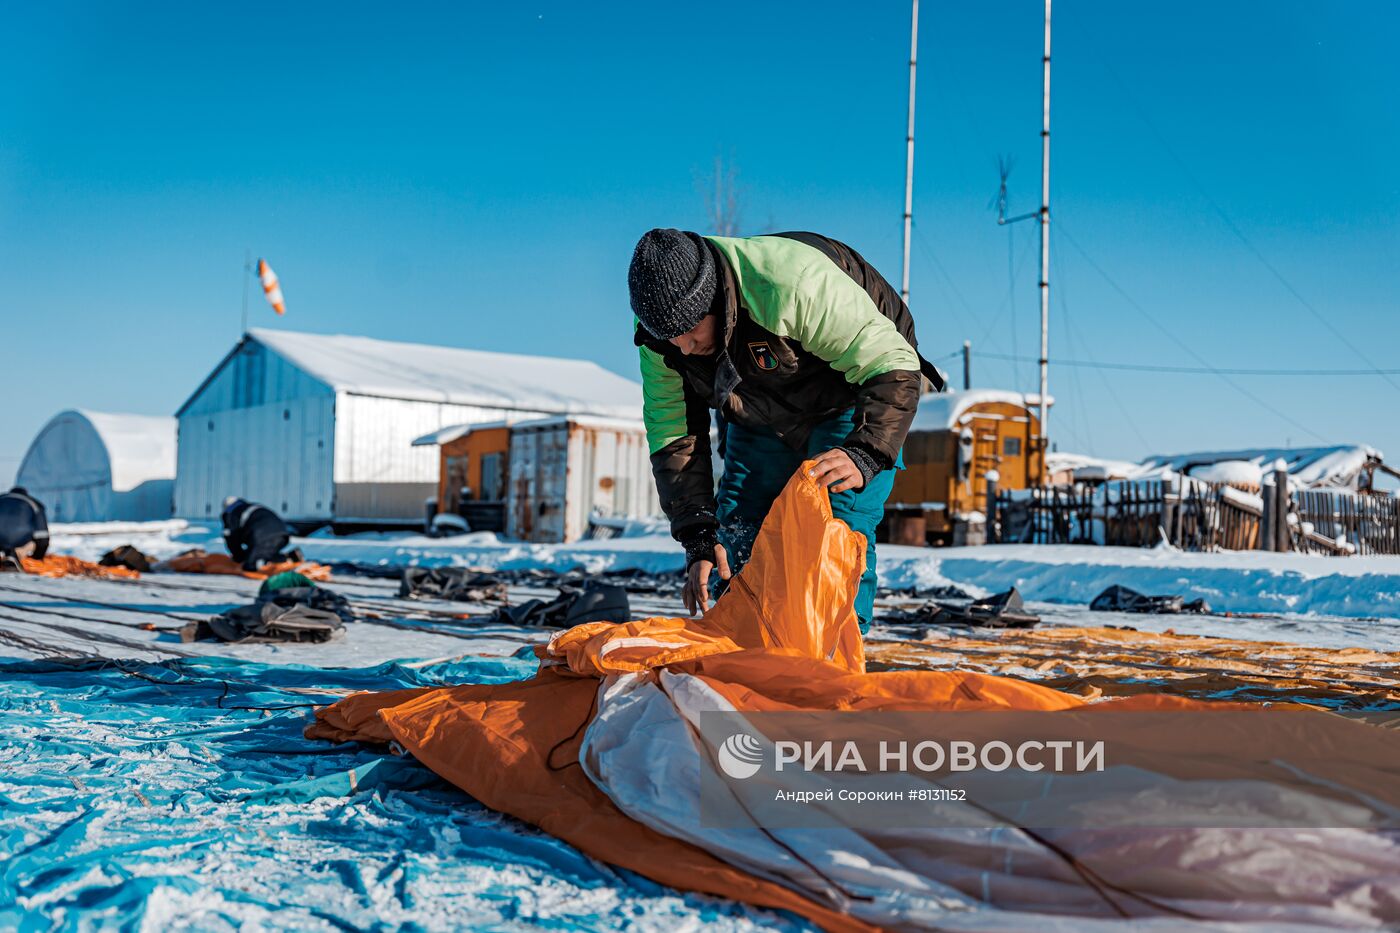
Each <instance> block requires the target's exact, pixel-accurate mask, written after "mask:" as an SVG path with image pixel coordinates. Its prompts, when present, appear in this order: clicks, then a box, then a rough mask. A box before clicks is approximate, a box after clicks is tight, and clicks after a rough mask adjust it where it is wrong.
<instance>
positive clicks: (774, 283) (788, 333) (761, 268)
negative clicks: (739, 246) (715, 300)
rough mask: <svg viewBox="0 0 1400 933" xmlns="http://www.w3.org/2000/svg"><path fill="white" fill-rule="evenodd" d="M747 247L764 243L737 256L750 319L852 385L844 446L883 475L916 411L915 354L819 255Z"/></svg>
mask: <svg viewBox="0 0 1400 933" xmlns="http://www.w3.org/2000/svg"><path fill="white" fill-rule="evenodd" d="M754 241H766V242H764V243H762V244H761V246H759V248H757V249H755V250H754V251H753V252H751V253H748V254H747V255H746V254H745V253H744V252H738V253H737V256H736V260H737V261H738V262H740V263H743V264H745V265H747V266H748V268H744V269H742V270H741V273H740V280H741V281H742V283H743V285H742V289H743V291H744V297H745V303H746V305H747V307H748V308H749V309H750V313H752V314H753V316H754V318H755V320H757V321H758V323H759V324H761V325H762V326H763V327H765V328H767V329H768V330H770V331H772V332H773V333H775V334H778V335H779V336H781V337H790V338H793V339H795V340H796V341H797V342H798V343H800V344H802V346H803V348H805V349H806V350H807V351H808V352H810V353H812V354H813V355H815V356H816V357H817V358H818V359H821V360H824V361H825V362H827V363H828V364H830V365H831V367H832V368H833V369H835V370H837V371H838V372H840V373H841V374H842V375H844V376H845V377H846V381H847V382H849V383H851V384H852V385H854V386H856V387H857V388H856V399H857V401H856V418H855V428H854V429H853V430H852V431H851V433H850V434H849V435H847V437H846V439H845V441H844V442H843V446H855V447H859V448H861V449H862V450H865V451H868V452H870V453H872V454H874V455H875V456H876V458H877V459H878V461H879V464H880V466H881V467H882V468H883V469H888V468H889V467H890V466H892V465H893V464H894V462H895V460H896V458H897V457H898V456H899V449H900V448H901V447H903V446H904V439H905V436H906V435H907V434H908V433H909V426H910V425H911V424H912V423H913V421H914V412H915V411H916V410H917V409H918V405H919V393H920V389H921V382H920V374H919V355H918V353H917V352H916V351H915V350H914V347H913V345H912V344H910V342H909V341H908V340H907V339H906V338H905V337H904V335H902V334H901V333H900V332H899V330H898V329H897V328H896V327H895V325H894V322H893V321H891V320H890V319H889V318H888V317H886V316H885V315H884V314H882V313H881V312H880V309H879V308H878V307H876V305H875V302H874V300H873V299H872V298H871V297H870V294H869V292H867V291H866V290H865V289H864V288H862V287H861V286H860V284H858V283H857V282H856V281H855V280H854V279H852V278H851V277H850V276H849V275H847V274H846V273H845V272H843V271H842V270H841V268H840V267H839V266H837V265H836V264H835V263H834V262H832V261H831V260H830V259H828V258H827V257H826V256H825V255H824V254H822V253H821V252H820V251H819V250H817V249H815V248H814V247H812V246H809V245H807V244H805V243H802V242H799V241H796V240H790V239H785V238H782V237H754V238H752V239H751V240H750V241H749V242H754ZM728 242H729V243H736V242H743V241H733V240H731V241H728ZM721 249H724V246H721Z"/></svg>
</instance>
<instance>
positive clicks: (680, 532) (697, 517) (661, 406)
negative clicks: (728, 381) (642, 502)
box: [639, 346, 719, 558]
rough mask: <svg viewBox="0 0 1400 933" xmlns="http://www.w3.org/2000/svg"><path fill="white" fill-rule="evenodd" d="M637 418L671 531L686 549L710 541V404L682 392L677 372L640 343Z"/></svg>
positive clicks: (712, 517) (712, 528) (712, 492)
mask: <svg viewBox="0 0 1400 933" xmlns="http://www.w3.org/2000/svg"><path fill="white" fill-rule="evenodd" d="M639 350H640V351H641V368H642V421H643V422H644V423H645V425H646V431H647V447H648V448H649V449H650V451H651V472H652V475H653V476H654V477H655V478H656V491H657V495H658V496H659V498H660V499H661V508H662V511H664V512H665V513H666V517H667V518H668V519H670V520H671V535H672V537H674V538H675V539H676V540H677V541H680V542H681V543H682V544H684V545H685V546H686V552H687V557H688V558H689V557H692V555H691V552H692V551H697V552H704V551H705V550H706V549H707V548H712V547H713V541H714V538H715V534H716V530H717V529H718V526H719V522H718V521H717V520H716V518H715V489H714V471H713V468H712V467H711V465H710V430H709V426H710V409H709V406H707V405H706V404H705V403H704V402H703V401H702V400H700V399H697V398H695V397H693V394H692V393H690V392H688V391H687V390H686V388H685V384H684V382H683V380H682V379H681V377H680V374H679V373H677V372H676V371H675V370H673V369H671V367H670V366H668V365H666V360H665V359H664V358H663V357H662V356H661V354H659V353H657V352H656V351H655V350H652V349H650V348H648V347H645V346H643V347H640V348H639Z"/></svg>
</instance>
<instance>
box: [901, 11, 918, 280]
mask: <svg viewBox="0 0 1400 933" xmlns="http://www.w3.org/2000/svg"><path fill="white" fill-rule="evenodd" d="M918 60H919V0H914V14H913V22H912V24H911V25H910V27H909V133H908V135H907V136H906V137H905V155H904V278H903V279H902V280H901V281H902V284H901V286H900V289H899V297H900V298H902V299H904V303H905V304H906V305H907V304H909V234H910V228H911V226H912V225H913V222H914V69H915V66H916V64H917V62H918Z"/></svg>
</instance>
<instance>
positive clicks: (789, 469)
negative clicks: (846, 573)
mask: <svg viewBox="0 0 1400 933" xmlns="http://www.w3.org/2000/svg"><path fill="white" fill-rule="evenodd" d="M853 417H854V412H853V411H848V412H846V413H845V414H843V415H839V416H837V417H835V418H832V419H831V420H830V421H824V422H822V423H821V424H819V425H817V427H816V428H815V429H814V430H813V431H812V436H811V437H810V438H808V439H807V446H806V449H805V450H794V449H792V448H791V447H789V446H788V445H787V444H785V443H784V442H783V441H782V440H780V439H779V438H778V436H777V435H776V434H774V433H772V432H771V431H767V430H762V429H754V428H746V427H742V426H741V425H737V424H733V423H730V424H729V425H727V426H726V428H725V442H724V475H723V476H722V477H720V481H719V493H718V496H717V500H718V501H717V505H718V507H719V508H718V513H717V517H718V519H719V541H720V543H721V544H723V545H724V549H725V550H726V551H727V552H728V554H729V566H730V568H731V569H732V570H735V571H738V570H739V568H740V567H742V566H744V564H745V563H746V562H747V561H748V559H749V553H750V551H752V550H753V542H754V538H755V537H756V536H757V535H758V529H759V526H760V525H762V524H763V519H764V518H765V517H766V516H767V515H768V509H769V508H770V507H772V505H773V500H774V499H776V498H777V497H778V493H780V492H782V491H783V487H784V486H786V485H787V481H788V480H789V479H791V478H792V474H793V473H796V472H797V468H798V467H799V466H801V465H802V461H803V460H806V459H808V458H809V457H815V456H817V455H818V454H821V453H825V452H826V451H828V450H830V449H831V448H833V447H839V446H840V445H841V442H842V441H843V440H845V439H846V436H847V435H848V434H850V433H851V429H852V427H853V425H854V421H853ZM895 469H901V470H902V469H904V457H903V454H902V453H901V455H900V458H899V460H898V462H897V463H896V464H895ZM893 488H894V470H883V471H881V472H880V473H878V474H876V475H875V478H874V479H872V480H871V481H870V482H869V483H867V484H866V485H865V487H864V488H862V489H859V490H851V489H848V490H846V491H845V492H838V493H836V494H835V495H833V496H832V497H831V513H832V515H834V516H835V517H836V518H839V519H840V520H841V521H843V522H845V523H846V524H847V525H848V526H850V528H851V529H852V530H853V531H858V532H860V533H861V534H863V535H865V542H866V543H865V574H864V575H863V576H862V577H861V578H860V589H859V590H858V591H857V593H856V615H858V616H859V617H860V630H861V632H862V633H864V632H865V630H866V629H867V628H869V627H870V618H871V616H872V615H873V614H874V611H875V586H876V582H877V580H876V574H875V526H876V525H878V524H879V523H880V519H881V518H883V517H884V514H885V500H886V499H888V498H889V497H890V491H891V490H892V489H893Z"/></svg>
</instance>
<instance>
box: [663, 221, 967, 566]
mask: <svg viewBox="0 0 1400 933" xmlns="http://www.w3.org/2000/svg"><path fill="white" fill-rule="evenodd" d="M704 239H705V242H706V244H707V245H708V247H709V248H710V249H711V250H712V254H713V257H714V260H715V269H716V271H717V273H718V276H719V294H718V296H717V299H716V303H717V305H718V310H719V311H720V312H721V313H720V322H719V324H720V346H721V349H720V350H719V351H718V352H717V353H715V354H714V355H712V356H707V357H700V356H686V355H685V354H683V353H681V352H680V350H678V349H677V348H676V347H674V346H672V345H671V344H670V343H669V342H668V341H661V340H656V339H655V338H653V337H652V336H651V335H650V334H649V333H647V332H646V330H645V329H644V328H642V327H641V325H640V324H638V325H637V326H636V343H637V346H638V347H639V348H640V352H641V369H642V391H643V405H642V417H643V420H644V421H645V422H646V430H647V441H648V446H649V447H650V449H651V464H652V472H653V473H654V474H655V476H656V485H657V490H658V492H659V494H660V499H661V506H662V508H663V509H664V510H665V512H666V515H667V517H668V518H669V519H670V521H671V533H672V535H674V536H675V538H676V539H677V540H679V541H681V542H682V543H684V544H686V549H687V551H688V552H692V554H693V553H694V552H696V551H699V552H701V553H703V552H704V551H705V550H706V549H707V548H708V547H709V543H710V542H711V541H713V539H714V535H715V530H716V527H717V522H716V519H715V498H714V482H713V476H712V472H711V465H710V464H711V461H710V409H712V408H713V409H717V410H719V411H720V413H721V414H722V415H723V417H724V419H725V420H726V421H730V422H734V423H736V424H741V425H744V426H746V427H766V428H768V429H770V430H772V431H774V432H775V433H776V434H777V435H778V436H779V437H780V438H782V439H783V440H784V441H786V442H787V443H788V444H790V445H791V446H792V447H794V448H801V447H802V446H803V445H804V444H805V443H806V441H807V437H808V435H809V434H810V433H811V431H812V428H813V427H815V426H816V425H817V424H820V423H821V422H823V421H826V420H828V419H830V418H832V417H834V416H836V415H839V414H841V413H842V412H844V411H846V410H847V409H850V408H852V407H854V408H855V429H854V430H853V431H852V432H851V433H850V435H849V436H848V437H847V438H846V440H845V443H844V444H843V446H846V447H854V448H858V449H860V450H861V451H863V452H864V453H866V454H869V455H870V456H871V458H872V459H873V460H874V461H875V463H876V464H878V465H879V466H880V468H882V469H889V468H890V467H891V466H893V464H894V462H895V459H896V457H898V455H899V450H900V448H901V447H902V446H903V444H904V438H905V435H906V434H908V432H909V425H910V423H911V422H912V421H913V419H914V411H915V409H916V408H917V406H918V402H919V394H920V390H921V382H920V375H921V372H922V374H924V375H928V376H929V377H930V378H931V379H932V380H933V381H934V383H935V385H937V386H938V387H940V388H941V377H940V376H939V375H938V372H937V370H935V369H934V368H933V367H932V366H930V365H928V364H927V363H926V362H925V361H924V360H923V359H922V358H921V357H920V356H919V353H918V342H917V341H916V339H915V336H914V320H913V318H912V317H911V316H910V314H909V308H908V307H907V306H906V305H905V304H904V302H903V301H902V300H900V297H899V293H898V292H896V291H895V290H894V288H893V287H892V286H891V285H890V284H889V283H888V282H887V281H885V279H884V278H883V277H882V276H881V275H880V273H879V272H877V271H875V268H874V267H873V266H871V265H870V263H868V262H866V261H865V259H864V258H862V257H861V255H860V254H859V253H857V252H856V251H855V250H853V249H851V248H850V247H849V246H846V245H845V244H843V243H839V242H837V241H836V240H833V239H830V238H828V237H823V236H819V235H817V234H815V233H780V234H775V235H771V236H756V237H743V238H738V237H705V238H704ZM696 544H699V545H700V546H699V547H698V548H697V547H695V545H696Z"/></svg>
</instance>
